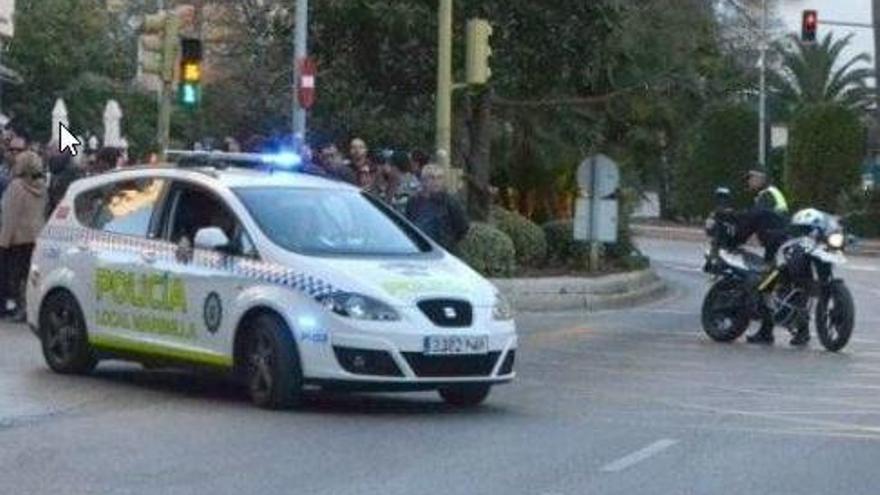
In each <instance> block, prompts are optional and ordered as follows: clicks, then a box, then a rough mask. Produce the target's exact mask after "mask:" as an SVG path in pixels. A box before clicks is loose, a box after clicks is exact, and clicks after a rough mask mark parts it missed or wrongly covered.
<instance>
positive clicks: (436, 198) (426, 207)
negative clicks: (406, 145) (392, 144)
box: [302, 137, 469, 251]
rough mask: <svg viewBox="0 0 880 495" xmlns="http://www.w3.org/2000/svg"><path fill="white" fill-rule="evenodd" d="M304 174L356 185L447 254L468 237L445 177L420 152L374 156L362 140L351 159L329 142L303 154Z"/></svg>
mask: <svg viewBox="0 0 880 495" xmlns="http://www.w3.org/2000/svg"><path fill="white" fill-rule="evenodd" d="M302 154H303V155H304V156H303V159H304V165H303V168H302V171H303V172H304V173H307V174H313V175H317V176H321V177H325V178H329V179H333V180H339V181H344V182H348V183H351V184H354V185H357V186H358V187H360V188H361V189H363V190H364V191H366V192H367V193H369V194H372V195H373V196H375V197H377V198H379V199H381V200H382V201H384V202H385V203H387V204H388V205H390V206H392V207H393V208H394V209H396V210H397V211H399V212H400V213H402V214H404V215H406V217H407V218H408V219H409V220H410V221H411V222H413V223H414V224H415V225H416V226H418V227H419V228H420V229H421V230H422V231H423V232H425V233H426V234H427V235H429V236H430V237H431V238H432V239H434V240H435V241H436V242H437V243H438V244H440V245H441V246H443V247H444V248H445V249H447V250H450V251H454V250H455V246H456V245H457V244H458V243H459V242H460V241H461V240H462V239H463V238H464V236H465V235H466V234H467V231H468V228H469V223H468V218H467V215H466V214H465V211H464V208H463V207H462V205H461V203H460V202H459V201H458V200H457V199H456V197H455V196H454V195H452V194H450V193H449V192H447V190H446V180H445V171H444V169H443V168H442V167H440V166H438V165H436V164H433V163H430V157H429V156H428V154H427V153H424V152H422V151H419V150H415V151H412V152H409V153H407V152H405V151H380V152H371V151H370V149H369V147H368V146H367V143H366V141H365V140H364V139H362V138H358V137H356V138H354V139H352V140H351V142H350V143H349V149H348V157H347V158H346V157H345V156H344V155H343V154H342V153H341V152H340V151H339V148H338V146H337V145H336V143H334V142H332V141H328V142H325V143H322V144H320V145H318V146H317V149H316V151H311V150H308V149H307V150H305V151H304V152H303V153H302Z"/></svg>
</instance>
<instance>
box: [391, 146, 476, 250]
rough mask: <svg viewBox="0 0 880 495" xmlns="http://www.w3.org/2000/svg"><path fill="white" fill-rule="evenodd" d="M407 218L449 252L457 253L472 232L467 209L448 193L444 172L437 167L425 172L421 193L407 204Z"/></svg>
mask: <svg viewBox="0 0 880 495" xmlns="http://www.w3.org/2000/svg"><path fill="white" fill-rule="evenodd" d="M406 217H407V218H409V220H410V221H411V222H413V223H414V224H416V226H417V227H419V228H420V229H421V230H422V232H424V233H425V234H427V235H428V236H430V237H431V239H433V240H434V241H435V242H437V243H438V244H440V245H441V246H443V248H444V249H446V250H447V251H453V252H454V251H455V248H456V246H457V244H458V243H459V242H461V240H462V239H464V236H465V235H467V232H468V229H469V228H470V223H469V221H468V218H467V214H465V212H464V208H462V206H461V204H460V203H459V202H458V200H457V199H455V197H453V196H452V195H451V194H449V193H448V192H447V191H446V184H445V173H444V170H443V168H442V167H440V166H438V165H434V164H429V165H426V166H425V168H424V169H423V170H422V191H421V192H420V193H419V194H418V195H416V196H414V197H413V198H411V199H410V200H409V202H408V203H407V205H406Z"/></svg>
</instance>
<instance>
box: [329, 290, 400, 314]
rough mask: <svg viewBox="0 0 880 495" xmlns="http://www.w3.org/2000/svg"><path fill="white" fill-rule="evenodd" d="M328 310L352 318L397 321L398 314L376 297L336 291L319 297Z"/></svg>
mask: <svg viewBox="0 0 880 495" xmlns="http://www.w3.org/2000/svg"><path fill="white" fill-rule="evenodd" d="M319 301H320V302H321V304H323V305H324V307H325V308H327V309H328V310H330V311H333V312H334V313H336V314H338V315H340V316H345V317H347V318H352V319H354V320H369V321H397V320H400V315H399V314H398V313H397V311H395V310H394V308H392V307H391V306H389V305H387V304H385V303H383V302H382V301H379V300H378V299H375V298H372V297H370V296H365V295H363V294H357V293H353V292H337V293H334V294H328V295H326V296H323V297H321V298H319Z"/></svg>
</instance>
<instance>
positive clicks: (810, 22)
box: [801, 10, 819, 43]
mask: <svg viewBox="0 0 880 495" xmlns="http://www.w3.org/2000/svg"><path fill="white" fill-rule="evenodd" d="M818 27H819V12H818V11H816V10H805V11H804V17H803V22H802V24H801V41H803V42H804V43H813V42H815V41H816V31H817V29H818Z"/></svg>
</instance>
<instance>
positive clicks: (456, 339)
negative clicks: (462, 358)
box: [425, 335, 489, 355]
mask: <svg viewBox="0 0 880 495" xmlns="http://www.w3.org/2000/svg"><path fill="white" fill-rule="evenodd" d="M487 352H489V337H488V336H486V335H480V336H467V335H432V336H429V337H425V354H429V355H456V354H486V353H487Z"/></svg>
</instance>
